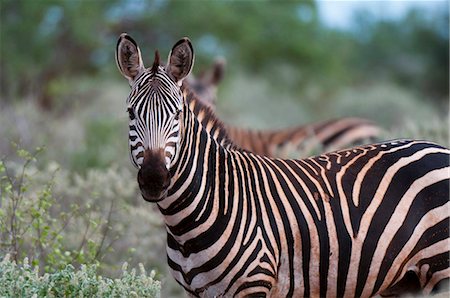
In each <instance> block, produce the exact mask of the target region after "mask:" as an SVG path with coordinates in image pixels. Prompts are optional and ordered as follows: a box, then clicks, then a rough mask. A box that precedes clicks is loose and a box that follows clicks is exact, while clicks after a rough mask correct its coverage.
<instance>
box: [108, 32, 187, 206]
mask: <svg viewBox="0 0 450 298" xmlns="http://www.w3.org/2000/svg"><path fill="white" fill-rule="evenodd" d="M116 62H117V66H118V68H119V71H120V72H121V73H122V75H123V76H124V77H125V78H126V79H127V80H128V82H129V84H130V86H131V92H130V95H129V96H128V98H127V112H128V114H129V146H130V156H131V161H132V163H133V165H134V166H135V167H137V168H139V172H138V183H139V186H140V188H141V193H142V196H143V197H144V199H145V200H147V201H152V202H156V201H159V200H162V199H163V198H164V197H165V195H166V192H167V188H168V186H169V184H170V174H169V170H170V167H171V166H172V165H173V164H174V163H175V161H176V158H177V153H178V149H179V147H180V142H181V137H180V125H181V122H182V119H180V117H182V110H183V95H182V92H181V89H180V86H181V84H182V82H183V79H184V78H185V77H186V76H187V75H188V74H189V73H190V71H191V69H192V66H193V63H194V51H193V48H192V45H191V42H190V41H189V39H188V38H183V39H181V40H179V41H178V42H177V43H176V44H175V45H174V46H173V48H172V50H171V52H170V54H169V58H168V62H167V64H166V66H163V65H162V64H161V62H160V59H159V54H158V52H157V51H156V52H155V60H154V62H153V66H152V67H151V68H145V67H144V64H143V61H142V56H141V51H140V49H139V47H138V46H137V43H136V42H135V41H134V40H133V39H132V38H131V37H130V36H129V35H127V34H125V33H123V34H122V35H120V37H119V40H118V42H117V47H116Z"/></svg>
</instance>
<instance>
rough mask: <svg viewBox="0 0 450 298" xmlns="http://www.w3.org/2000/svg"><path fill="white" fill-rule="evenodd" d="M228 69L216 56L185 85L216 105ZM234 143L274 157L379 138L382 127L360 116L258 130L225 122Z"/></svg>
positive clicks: (207, 102)
mask: <svg viewBox="0 0 450 298" xmlns="http://www.w3.org/2000/svg"><path fill="white" fill-rule="evenodd" d="M224 72H225V61H224V60H223V59H217V60H216V61H215V62H214V64H213V66H212V67H210V69H208V70H207V71H204V72H203V73H202V74H200V75H199V76H198V77H193V76H192V75H189V76H188V77H187V78H186V80H185V81H184V82H183V87H184V88H186V89H188V90H190V91H193V92H195V93H196V95H197V96H196V98H197V99H198V100H200V101H201V102H202V103H203V104H205V105H207V106H209V107H211V108H212V109H213V110H214V109H215V107H216V101H217V86H218V84H219V83H220V81H221V80H222V78H223V76H224ZM226 130H227V132H228V135H229V137H230V139H231V140H233V143H234V144H235V145H237V146H239V147H240V148H242V149H245V150H248V151H251V152H253V153H256V154H259V155H265V156H271V157H291V156H292V155H293V154H296V157H298V153H299V152H303V154H305V155H310V153H313V152H316V151H320V152H329V151H333V150H338V149H343V148H346V147H348V146H350V145H359V144H363V143H365V142H368V141H374V140H376V139H378V137H379V135H380V134H381V131H382V130H381V129H380V127H378V126H377V125H376V124H375V123H373V121H370V120H368V119H363V118H357V117H343V118H338V119H332V120H328V121H320V122H316V123H311V124H306V125H301V126H294V127H290V128H285V129H277V130H255V129H248V128H241V127H237V126H233V125H229V124H228V125H226Z"/></svg>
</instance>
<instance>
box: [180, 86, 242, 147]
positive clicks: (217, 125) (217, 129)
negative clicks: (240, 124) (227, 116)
mask: <svg viewBox="0 0 450 298" xmlns="http://www.w3.org/2000/svg"><path fill="white" fill-rule="evenodd" d="M183 93H184V98H185V101H186V104H187V105H188V106H189V109H190V110H191V111H192V112H193V113H194V114H195V116H196V117H197V119H198V121H199V122H200V123H201V124H202V126H203V128H204V129H205V130H206V131H207V132H208V133H209V134H210V135H211V136H213V137H214V139H216V140H217V142H218V143H219V144H221V145H222V146H224V147H226V148H228V149H238V147H237V146H236V145H234V143H233V142H232V141H231V139H230V137H229V136H228V132H227V130H226V129H225V125H224V123H223V122H222V121H221V120H220V119H219V118H218V117H217V116H216V114H215V113H214V111H213V110H212V109H211V107H210V106H208V105H206V104H204V103H203V102H202V101H201V100H200V99H198V96H197V95H196V94H195V92H193V91H191V90H190V89H189V88H184V90H183Z"/></svg>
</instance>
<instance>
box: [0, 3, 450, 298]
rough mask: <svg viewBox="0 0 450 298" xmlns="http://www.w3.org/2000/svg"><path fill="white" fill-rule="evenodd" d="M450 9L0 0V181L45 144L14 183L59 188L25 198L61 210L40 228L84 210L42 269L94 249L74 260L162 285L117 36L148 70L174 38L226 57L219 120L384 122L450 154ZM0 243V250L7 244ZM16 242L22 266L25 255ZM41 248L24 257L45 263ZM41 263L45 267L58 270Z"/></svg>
mask: <svg viewBox="0 0 450 298" xmlns="http://www.w3.org/2000/svg"><path fill="white" fill-rule="evenodd" d="M448 5H449V3H448V1H411V2H408V1H401V2H400V3H398V2H395V1H369V2H364V3H362V4H361V3H360V2H358V1H355V2H352V1H347V2H337V1H327V2H321V1H320V2H315V1H190V2H187V1H169V0H155V1H131V0H130V1H127V0H111V1H106V0H100V1H87V0H86V1H82V0H74V1H71V0H66V1H56V0H43V1H32V0H28V1H26V0H0V22H1V23H0V158H1V159H2V160H3V167H4V168H7V169H10V170H9V172H5V171H0V174H1V175H3V176H2V177H0V178H1V179H3V180H5V181H6V180H8V178H11V177H20V173H21V169H23V167H24V163H26V161H27V160H28V158H27V157H26V156H28V155H26V156H25V157H26V158H25V159H24V158H23V157H24V154H19V156H17V150H18V149H17V145H13V144H19V147H20V148H23V149H25V150H27V151H30V152H34V148H36V147H38V146H39V147H45V149H44V150H43V151H42V152H41V153H40V154H39V156H38V158H35V159H34V158H33V159H32V160H31V163H32V164H33V170H30V171H28V170H27V171H25V173H26V174H27V175H26V176H25V182H27V181H28V182H29V183H30V184H32V185H33V184H36V181H38V182H39V183H37V185H38V186H39V185H41V186H42V185H47V184H46V183H50V184H49V185H55V186H54V187H51V188H49V191H50V195H49V194H48V193H46V197H42V192H43V191H42V188H39V187H37V186H35V187H29V188H27V192H25V193H22V194H21V195H22V196H29V197H27V199H35V200H38V201H39V200H44V201H45V202H47V201H48V202H53V203H52V204H53V205H55V206H56V205H57V207H55V208H56V209H55V208H54V209H55V210H53V213H52V214H53V217H52V218H50V219H48V220H50V221H52V220H56V221H58V220H61V219H59V217H58V216H59V214H60V213H61V212H63V213H64V212H69V210H71V208H81V209H77V210H84V211H83V212H78V213H76V215H74V218H73V219H72V223H76V227H79V229H78V228H74V226H73V225H71V224H68V226H70V227H71V228H70V229H67V231H65V232H64V233H62V234H61V235H62V236H61V237H67V239H71V241H60V242H58V243H57V245H58V249H59V250H60V252H59V253H58V254H61V256H60V259H58V260H59V261H58V262H59V263H58V262H56V261H55V260H53V263H55V262H56V263H55V264H56V265H58V264H60V263H61V262H62V263H64V261H66V262H69V261H70V262H75V263H76V261H77V259H76V258H69V257H67V256H66V258H64V256H65V254H64V252H61V251H64V250H65V251H67V252H68V253H69V255H70V254H71V255H72V256H73V253H74V251H75V250H77V249H78V248H80V247H84V246H83V245H85V244H86V245H87V243H88V240H91V249H92V250H93V251H92V252H91V253H90V254H86V256H87V257H86V258H85V259H82V260H79V262H80V263H82V262H84V261H89V262H90V261H92V259H96V260H98V261H99V262H100V265H101V266H100V269H102V270H103V272H104V273H105V274H107V275H110V276H114V274H117V272H116V271H117V268H120V266H121V265H120V264H121V263H122V262H124V261H129V262H130V263H131V265H136V264H137V263H138V262H142V263H144V265H145V266H146V267H147V268H156V269H157V270H158V272H160V275H159V277H160V278H162V279H164V282H166V289H167V288H170V287H169V286H167V283H170V280H171V279H170V277H169V278H168V279H167V280H168V281H165V276H166V268H165V262H164V259H165V253H164V245H165V236H164V231H163V230H162V229H161V227H160V225H161V222H160V218H159V216H158V215H157V212H155V211H154V210H153V209H152V207H151V206H149V205H147V204H145V202H143V201H142V200H140V198H139V195H138V192H137V189H136V183H135V179H134V178H135V174H136V173H135V170H134V169H133V168H132V167H131V165H130V162H129V161H128V149H127V115H126V113H125V104H124V102H125V98H126V97H127V95H128V91H129V87H128V84H127V82H126V81H125V80H124V79H123V78H122V77H121V76H120V74H119V73H118V71H117V69H116V66H115V61H114V50H115V44H116V41H117V38H118V36H119V34H120V33H122V32H127V33H129V34H130V35H131V36H133V38H134V39H135V40H136V41H137V42H138V44H139V45H140V47H141V50H142V54H143V57H144V62H146V64H147V65H149V64H151V62H152V57H153V52H154V50H155V49H159V50H160V53H161V54H162V55H163V56H166V55H167V54H168V52H169V50H170V48H171V47H172V45H173V44H174V43H175V42H176V41H177V40H178V39H179V38H181V37H183V36H188V37H189V38H190V39H191V40H192V42H193V45H194V48H195V52H196V65H195V66H194V74H198V73H200V72H201V71H202V70H204V69H205V68H208V67H209V66H210V65H211V64H212V61H213V60H214V59H215V58H216V57H217V56H221V57H224V58H225V59H226V61H227V68H226V73H225V79H224V82H223V83H222V84H221V85H220V86H219V99H218V113H219V115H220V116H221V117H222V118H223V119H224V120H225V121H226V122H229V123H232V124H235V125H242V126H246V127H254V128H278V127H286V126H289V125H296V124H303V123H308V122H312V121H318V120H325V119H329V118H336V117H340V116H361V117H367V118H370V119H373V120H374V121H376V122H377V123H378V124H379V125H380V126H382V127H383V128H384V129H385V130H386V133H385V135H384V136H383V137H384V138H386V139H388V138H399V137H414V138H422V139H429V140H432V141H436V142H439V143H441V144H443V145H445V146H448V145H449V141H448V111H449V55H448V53H449V9H448ZM399 7H400V8H401V9H400V10H399ZM394 11H397V12H398V11H400V12H398V13H395V14H394V13H392V12H394ZM339 24H341V25H339ZM342 24H344V25H342ZM299 154H301V153H299ZM27 167H28V164H27ZM56 168H57V169H59V170H58V172H56V174H55V169H56ZM0 170H1V167H0ZM1 179H0V180H1ZM27 179H28V180H27ZM3 180H2V181H3ZM9 180H11V179H9ZM19 180H20V179H19ZM22 180H23V179H22ZM45 181H46V182H45ZM119 181H120V183H119ZM12 182H14V179H12ZM22 182H23V181H22ZM5 185H11V187H12V188H14V187H16V188H17V187H19V186H18V184H17V183H9V184H5V183H3V184H1V186H2V188H3V191H2V192H0V195H1V196H2V197H1V199H2V201H3V202H6V201H7V199H8V198H11V196H10V195H11V191H10V192H9V194H10V195H8V192H6V191H5V189H4V188H5ZM48 196H50V197H48ZM13 197H14V196H13ZM73 204H75V205H76V206H78V207H76V206H75V207H74V206H73ZM5 206H7V204H6V203H3V207H2V206H1V205H0V208H6V207H5ZM87 206H88V207H87ZM143 206H145V208H142V207H143ZM24 208H25V209H26V208H29V206H28V207H27V206H24ZM46 208H47V207H46ZM48 208H50V207H48ZM44 209H45V208H44ZM44 209H43V210H44ZM45 210H47V209H45ZM45 210H44V211H45ZM89 214H92V217H88V218H86V216H87V215H89ZM130 215H132V216H130ZM3 216H5V215H3ZM0 226H1V225H0ZM93 226H95V227H99V228H96V229H94V228H93ZM50 227H51V225H50ZM0 228H1V227H0ZM82 229H83V231H84V230H86V229H87V230H88V231H90V229H92V234H89V233H87V234H86V235H87V236H86V237H85V238H86V239H84V238H83V237H82V238H81V239H80V240H79V241H78V242H77V240H76V238H73V235H76V234H77V233H79V231H81V230H82ZM1 232H2V233H6V232H7V231H6V230H2V231H1ZM89 235H91V236H89ZM3 236H4V235H3ZM89 237H91V238H92V239H90V238H89ZM87 238H89V239H87ZM2 239H3V240H5V239H4V237H2ZM74 239H75V240H74ZM102 239H103V240H102ZM30 241H32V240H30ZM5 243H6V242H2V246H1V247H0V254H3V253H5V252H8V250H10V249H11V246H8V244H7V243H6V244H5ZM80 243H81V244H82V245H81V246H80ZM23 245H24V246H23V249H22V250H21V251H22V252H23V255H21V256H20V257H24V256H25V255H29V253H30V252H31V250H30V248H29V246H27V245H25V244H23ZM92 245H93V246H92ZM106 247H107V249H106ZM86 249H87V250H86V251H89V249H88V248H86ZM49 253H51V252H49V251H48V250H41V251H33V254H34V255H35V259H36V260H40V262H41V264H42V263H43V264H42V265H43V266H45V265H46V264H45V262H46V260H45V258H43V255H45V256H48V254H49ZM58 254H57V255H58ZM29 257H32V256H29ZM53 257H54V258H55V256H53ZM56 257H57V256H56ZM77 257H78V256H77ZM53 263H51V264H47V265H48V267H47V268H48V269H49V270H51V269H52V268H53V269H54V268H56V267H57V266H56V265H55V264H53ZM52 264H53V265H55V266H56V267H55V266H53V265H52ZM52 266H53V267H52ZM119 271H120V270H119ZM157 276H158V275H157ZM164 288H165V286H164V283H163V291H164ZM166 291H167V292H166V296H167V295H169V294H168V293H169V292H170V291H169V290H166ZM170 293H171V294H170V295H176V294H177V293H178V292H176V291H175V292H170Z"/></svg>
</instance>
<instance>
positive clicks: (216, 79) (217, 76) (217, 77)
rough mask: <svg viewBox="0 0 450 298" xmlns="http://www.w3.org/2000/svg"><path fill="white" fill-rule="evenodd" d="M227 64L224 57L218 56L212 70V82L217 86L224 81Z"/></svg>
mask: <svg viewBox="0 0 450 298" xmlns="http://www.w3.org/2000/svg"><path fill="white" fill-rule="evenodd" d="M225 64H226V60H225V58H222V57H219V58H216V61H214V66H213V70H212V77H211V84H213V85H216V86H217V85H218V84H219V83H220V82H221V81H222V79H223V76H224V73H225Z"/></svg>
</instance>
